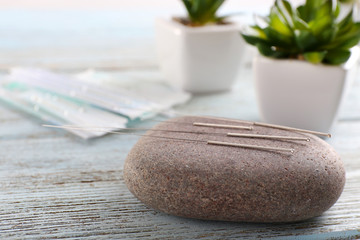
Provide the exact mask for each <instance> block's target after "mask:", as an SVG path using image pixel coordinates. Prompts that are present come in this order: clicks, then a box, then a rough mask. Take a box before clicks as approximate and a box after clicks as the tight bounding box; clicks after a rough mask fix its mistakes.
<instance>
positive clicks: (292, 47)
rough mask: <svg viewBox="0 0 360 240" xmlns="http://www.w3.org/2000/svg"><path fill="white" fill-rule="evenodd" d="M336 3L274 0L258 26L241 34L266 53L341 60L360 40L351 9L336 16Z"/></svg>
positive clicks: (316, 60) (328, 61)
mask: <svg viewBox="0 0 360 240" xmlns="http://www.w3.org/2000/svg"><path fill="white" fill-rule="evenodd" d="M340 7H341V5H340V4H339V2H338V0H306V2H305V3H304V4H303V5H300V6H298V7H297V8H296V9H295V8H293V7H292V6H291V4H290V3H289V2H288V1H287V0H276V1H275V4H274V6H273V7H272V8H271V9H270V13H269V15H268V17H266V18H263V19H264V21H262V22H261V26H260V25H259V24H256V25H255V26H251V29H252V30H253V31H246V32H242V36H243V38H244V39H245V41H246V42H248V43H249V44H252V45H254V46H256V47H257V48H258V50H259V52H260V53H261V54H263V55H265V56H268V57H273V58H296V59H305V60H306V61H309V62H311V63H315V64H316V63H324V64H336V65H337V64H342V63H344V62H345V61H347V59H348V58H349V56H350V51H349V49H350V48H351V47H354V46H355V45H356V44H358V43H359V41H360V22H354V19H353V11H350V12H349V13H348V14H347V15H346V16H345V17H344V18H343V19H339V12H340ZM264 25H266V26H264Z"/></svg>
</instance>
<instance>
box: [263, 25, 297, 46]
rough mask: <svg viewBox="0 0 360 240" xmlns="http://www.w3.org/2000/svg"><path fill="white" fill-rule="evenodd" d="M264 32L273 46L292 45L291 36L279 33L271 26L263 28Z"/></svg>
mask: <svg viewBox="0 0 360 240" xmlns="http://www.w3.org/2000/svg"><path fill="white" fill-rule="evenodd" d="M264 33H265V34H266V36H267V40H268V41H269V43H271V45H273V46H280V47H284V48H285V47H291V46H292V45H293V44H292V43H293V38H292V37H289V36H287V35H284V34H281V33H279V32H278V31H276V30H275V29H274V28H272V27H267V28H265V29H264Z"/></svg>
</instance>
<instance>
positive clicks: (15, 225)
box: [0, 8, 360, 239]
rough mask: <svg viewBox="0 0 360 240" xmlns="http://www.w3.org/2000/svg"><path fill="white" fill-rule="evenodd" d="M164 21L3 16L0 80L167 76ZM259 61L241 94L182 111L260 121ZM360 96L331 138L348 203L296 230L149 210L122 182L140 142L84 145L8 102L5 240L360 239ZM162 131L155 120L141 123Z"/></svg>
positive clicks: (246, 64) (34, 13)
mask: <svg viewBox="0 0 360 240" xmlns="http://www.w3.org/2000/svg"><path fill="white" fill-rule="evenodd" d="M156 14H158V12H157V11H155V10H154V11H153V12H152V13H151V14H149V13H148V11H147V10H146V9H145V8H138V9H136V10H135V9H132V10H131V9H130V8H129V9H122V10H121V9H120V8H119V9H116V10H102V9H101V10H71V11H70V10H57V11H53V10H41V11H40V10H26V9H25V10H18V9H15V10H8V9H7V10H4V9H3V10H0V16H2V17H1V18H2V21H0V33H1V38H0V52H1V54H0V68H1V75H0V80H1V79H2V78H3V77H4V75H5V74H6V72H7V69H8V68H9V67H13V66H18V65H21V66H28V65H35V66H40V67H46V68H49V69H53V70H56V71H64V72H69V71H72V72H78V71H81V70H84V69H86V68H96V69H100V70H103V71H107V72H109V73H112V74H114V75H115V76H116V75H121V74H126V75H127V76H130V77H134V78H143V79H145V80H146V79H154V78H155V79H159V78H161V74H160V73H159V71H158V68H157V64H156V59H155V54H154V51H153V31H152V24H153V21H152V20H153V15H156ZM135 15H136V16H142V18H141V19H140V20H139V21H140V22H136V23H135V22H132V21H130V19H131V18H132V17H133V16H135ZM64 16H66V17H64ZM48 19H50V20H51V21H50V20H48ZM119 23H121V24H119ZM125 23H126V24H125ZM249 56H251V51H250V50H249V51H248V52H247V54H246V56H245V58H244V61H243V64H242V68H241V72H240V74H239V77H238V81H237V83H236V85H235V87H234V89H233V90H232V91H230V92H225V93H219V94H214V95H202V96H195V97H193V98H192V100H191V101H190V102H189V103H187V104H185V105H183V106H180V107H178V108H177V110H178V111H181V112H184V113H188V114H198V115H200V114H205V115H215V116H223V117H232V118H239V119H246V120H254V121H256V120H258V119H259V117H258V111H257V109H256V100H255V97H254V91H253V85H252V81H251V76H252V75H251V61H250V57H249ZM359 93H360V78H358V79H357V81H356V82H355V83H354V84H353V86H352V89H351V92H350V94H349V95H348V97H347V99H346V102H345V106H344V108H343V109H342V111H341V113H340V120H339V122H338V123H337V124H336V128H335V129H334V130H333V132H332V134H333V138H332V139H330V140H329V141H328V142H329V143H330V144H331V145H332V146H333V147H334V148H335V149H336V150H337V151H338V152H339V154H340V155H341V157H342V159H343V161H344V163H345V167H346V170H347V182H346V185H345V189H344V192H343V194H342V196H341V197H340V199H339V200H338V202H337V203H336V204H335V205H334V206H333V207H332V208H331V209H330V210H328V211H327V212H325V213H324V214H323V215H322V216H320V217H317V218H314V219H311V220H309V221H306V222H300V223H292V224H248V223H229V222H213V221H200V220H193V219H184V218H179V217H174V216H170V215H167V214H164V213H161V212H157V211H154V210H152V209H149V208H148V207H146V206H145V205H143V204H142V203H141V202H140V201H138V200H137V199H136V198H135V197H134V196H133V195H132V194H131V193H130V192H129V191H128V190H127V188H126V186H125V184H124V181H123V176H122V169H123V164H124V160H125V158H126V155H127V153H128V152H129V150H130V149H131V147H132V146H133V145H134V143H135V142H136V141H137V139H138V137H136V136H118V135H108V136H105V137H102V138H99V139H94V140H90V141H84V140H81V139H79V138H76V137H74V136H72V135H71V134H69V133H67V132H65V131H62V130H54V129H48V128H44V127H42V126H41V124H42V122H41V121H39V120H36V119H34V118H32V117H29V116H27V115H25V114H23V113H20V112H18V111H16V110H14V109H11V108H9V107H8V106H6V105H4V104H1V105H0V238H1V239H54V238H75V239H80V238H89V239H139V238H141V239H200V238H201V239H226V238H233V239H254V238H268V239H290V238H291V239H315V238H316V239H329V238H331V239H356V238H360V230H359V229H360V94H359ZM152 125H154V122H151V121H145V122H142V123H140V124H138V125H136V126H139V127H151V126H152Z"/></svg>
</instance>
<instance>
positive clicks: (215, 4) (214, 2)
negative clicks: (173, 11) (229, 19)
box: [182, 0, 226, 26]
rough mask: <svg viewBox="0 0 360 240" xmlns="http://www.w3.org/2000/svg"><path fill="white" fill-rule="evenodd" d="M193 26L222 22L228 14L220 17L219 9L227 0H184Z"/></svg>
mask: <svg viewBox="0 0 360 240" xmlns="http://www.w3.org/2000/svg"><path fill="white" fill-rule="evenodd" d="M182 2H183V4H184V6H185V9H186V11H187V14H188V19H189V21H190V22H191V24H192V25H193V26H202V25H206V24H208V23H217V22H221V21H223V20H224V18H226V16H222V17H218V16H217V15H216V13H217V11H218V9H219V8H220V7H221V5H222V4H223V3H224V2H225V0H182Z"/></svg>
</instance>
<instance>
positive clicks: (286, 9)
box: [275, 0, 294, 28]
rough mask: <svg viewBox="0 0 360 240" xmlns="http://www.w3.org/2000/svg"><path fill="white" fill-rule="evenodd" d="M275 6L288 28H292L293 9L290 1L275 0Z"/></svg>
mask: <svg viewBox="0 0 360 240" xmlns="http://www.w3.org/2000/svg"><path fill="white" fill-rule="evenodd" d="M275 6H276V7H277V8H278V12H279V13H280V14H281V16H282V17H283V19H284V20H285V22H286V24H287V25H288V26H289V27H290V28H294V21H293V18H292V15H293V10H292V7H291V5H290V3H289V2H288V1H286V0H276V2H275Z"/></svg>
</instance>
